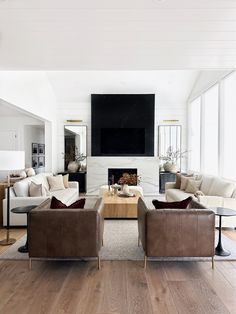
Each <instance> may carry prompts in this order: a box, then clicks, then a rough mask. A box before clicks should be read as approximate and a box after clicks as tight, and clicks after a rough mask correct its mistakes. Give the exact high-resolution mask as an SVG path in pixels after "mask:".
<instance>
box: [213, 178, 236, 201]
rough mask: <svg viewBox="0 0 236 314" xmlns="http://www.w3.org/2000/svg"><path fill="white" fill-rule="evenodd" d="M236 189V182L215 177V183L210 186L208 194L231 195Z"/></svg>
mask: <svg viewBox="0 0 236 314" xmlns="http://www.w3.org/2000/svg"><path fill="white" fill-rule="evenodd" d="M234 189H235V184H234V183H232V182H228V181H225V180H223V179H219V178H214V180H213V183H212V184H211V186H210V189H209V191H208V195H213V196H222V197H231V196H232V194H233V191H234Z"/></svg>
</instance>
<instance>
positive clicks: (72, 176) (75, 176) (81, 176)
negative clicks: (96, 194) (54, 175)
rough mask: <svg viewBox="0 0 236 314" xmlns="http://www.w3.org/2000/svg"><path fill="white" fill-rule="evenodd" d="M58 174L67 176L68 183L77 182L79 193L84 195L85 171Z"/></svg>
mask: <svg viewBox="0 0 236 314" xmlns="http://www.w3.org/2000/svg"><path fill="white" fill-rule="evenodd" d="M59 174H62V175H65V174H69V181H77V182H79V192H80V193H86V176H87V172H86V171H81V172H60V173H59Z"/></svg>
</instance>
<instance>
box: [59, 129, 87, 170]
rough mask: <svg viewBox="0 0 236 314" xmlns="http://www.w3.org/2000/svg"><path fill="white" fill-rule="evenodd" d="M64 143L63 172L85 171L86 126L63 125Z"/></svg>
mask: <svg viewBox="0 0 236 314" xmlns="http://www.w3.org/2000/svg"><path fill="white" fill-rule="evenodd" d="M64 141H65V171H68V170H69V171H71V172H76V171H85V170H86V156H87V126H86V125H65V126H64ZM77 166H78V167H77ZM76 167H77V169H76Z"/></svg>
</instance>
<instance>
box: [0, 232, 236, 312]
mask: <svg viewBox="0 0 236 314" xmlns="http://www.w3.org/2000/svg"><path fill="white" fill-rule="evenodd" d="M24 232H25V230H23V229H16V230H11V234H12V236H15V237H20V236H21V235H22V233H24ZM224 233H225V234H227V236H229V237H230V238H231V239H233V240H234V241H235V242H236V231H228V230H227V231H224ZM0 237H1V238H2V231H0ZM0 250H2V247H0ZM0 313H4V314H5V313H6V314H8V313H10V314H14V313H17V314H19V313H20V314H21V313H30V314H31V313H84V314H90V313H91V314H93V313H94V314H95V313H97V314H98V313H99V314H118V313H120V314H121V313H122V314H123V313H124V314H129V313H135V314H136V313H140V314H141V313H142V314H149V313H161V314H163V313H181V314H185V313H186V314H187V313H188V314H190V313H219V314H224V313H236V262H215V270H212V269H211V263H210V262H148V265H147V270H146V271H144V269H143V264H142V263H141V262H139V261H137V262H134V261H104V262H102V268H101V270H100V271H98V270H97V265H96V261H94V262H57V261H47V262H45V261H34V262H33V269H32V271H29V270H28V263H27V262H25V261H0Z"/></svg>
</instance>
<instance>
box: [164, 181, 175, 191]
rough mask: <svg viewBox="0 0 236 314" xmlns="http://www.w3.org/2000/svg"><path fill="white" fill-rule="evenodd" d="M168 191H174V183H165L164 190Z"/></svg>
mask: <svg viewBox="0 0 236 314" xmlns="http://www.w3.org/2000/svg"><path fill="white" fill-rule="evenodd" d="M169 189H176V183H175V182H166V184H165V190H169Z"/></svg>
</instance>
